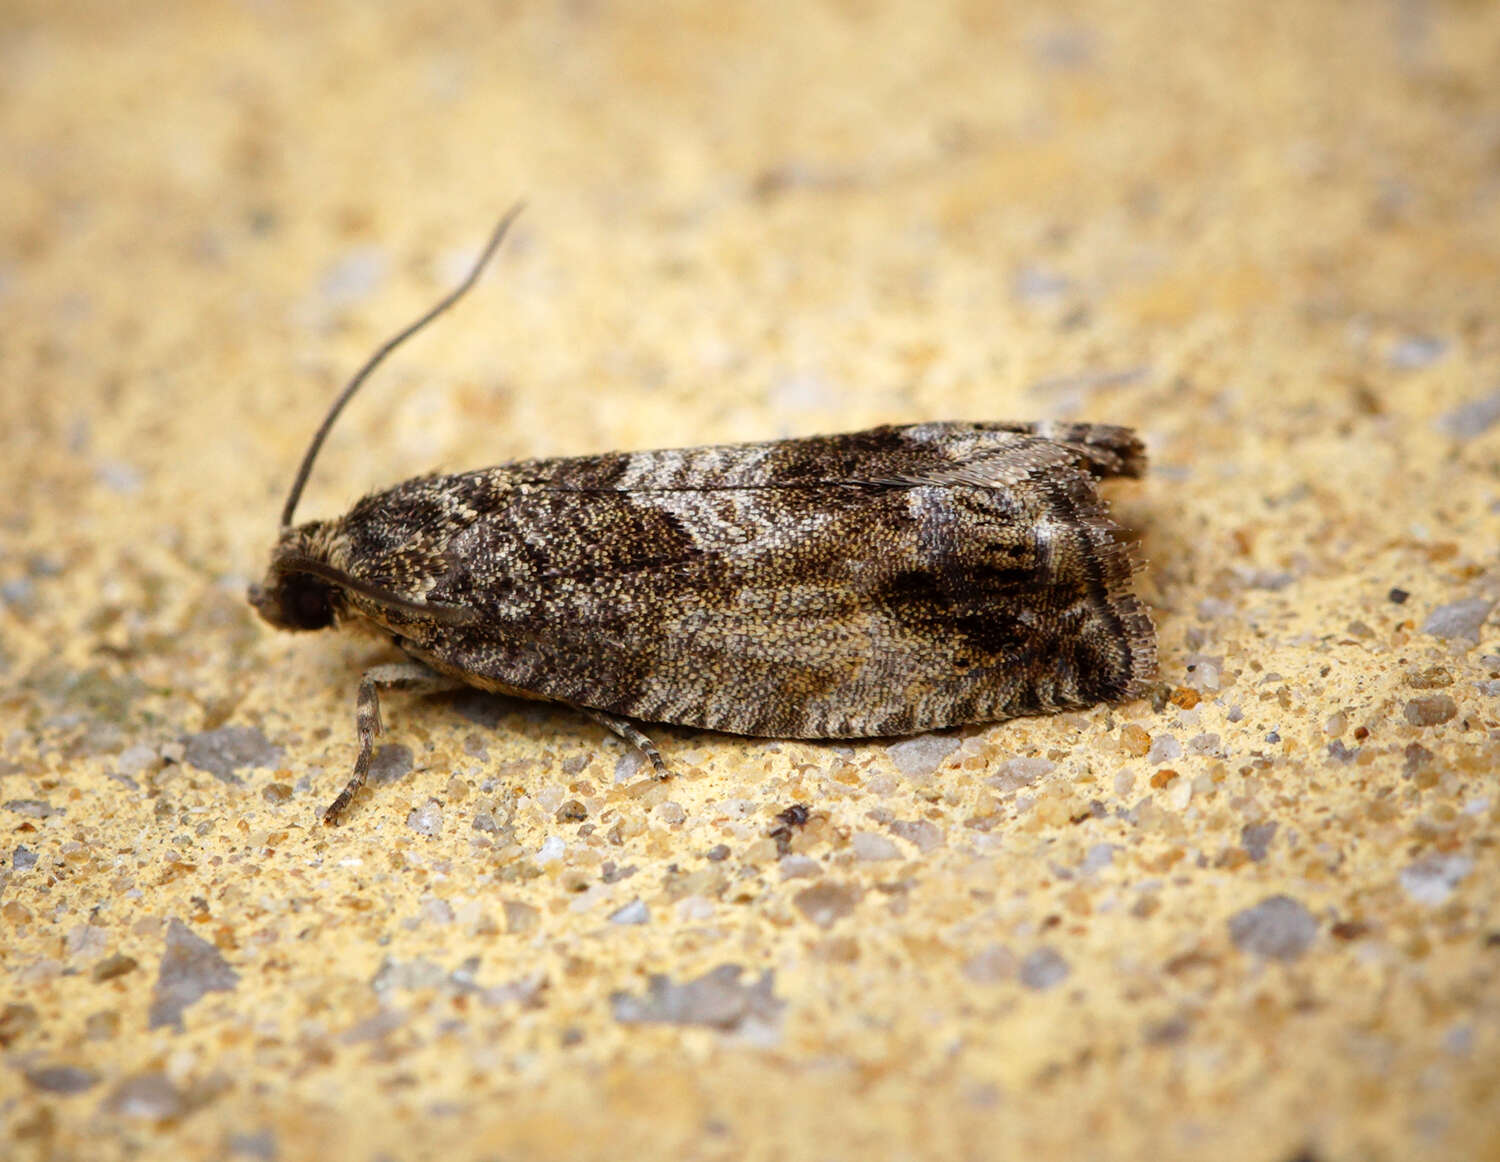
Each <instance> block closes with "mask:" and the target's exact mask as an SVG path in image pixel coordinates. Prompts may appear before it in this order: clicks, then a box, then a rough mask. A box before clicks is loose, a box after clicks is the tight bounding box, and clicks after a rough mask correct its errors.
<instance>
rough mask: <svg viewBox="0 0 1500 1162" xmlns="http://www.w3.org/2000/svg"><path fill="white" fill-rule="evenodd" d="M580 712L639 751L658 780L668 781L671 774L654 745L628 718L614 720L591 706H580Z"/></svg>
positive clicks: (610, 715)
mask: <svg viewBox="0 0 1500 1162" xmlns="http://www.w3.org/2000/svg"><path fill="white" fill-rule="evenodd" d="M578 709H579V710H582V711H583V712H584V713H585V714H587V715H588V716H589V717H590V718H592V719H593V720H594V721H595V722H597V723H598V724H599V725H600V726H602V727H604V729H605V730H607V731H609V732H610V733H612V734H616V735H618V736H619V737H621V738H623V739H624V740H625V741H626V742H628V743H629V744H630V745H631V746H633V747H635V749H636V750H638V751H640V752H641V753H642V754H643V755H645V756H646V757H647V758H648V759H650V760H651V767H652V769H653V770H654V771H655V773H656V777H657V778H658V779H670V778H671V777H672V772H671V771H669V770H667V764H666V763H665V762H663V761H662V757H661V754H660V753H659V752H658V751H657V749H656V744H655V743H654V742H652V741H651V740H650V739H649V738H647V737H646V736H645V735H644V734H642V733H641V730H640V728H639V727H638V726H636V724H635V723H633V722H631V721H630V719H628V718H616V717H615V716H614V715H613V714H605V713H604V711H602V710H595V709H594V708H593V707H592V706H580V707H578Z"/></svg>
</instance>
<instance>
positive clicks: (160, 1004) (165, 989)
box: [149, 917, 240, 1032]
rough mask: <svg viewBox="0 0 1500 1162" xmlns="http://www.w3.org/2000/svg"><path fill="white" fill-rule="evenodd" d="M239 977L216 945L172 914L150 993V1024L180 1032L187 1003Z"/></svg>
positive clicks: (227, 987) (231, 984)
mask: <svg viewBox="0 0 1500 1162" xmlns="http://www.w3.org/2000/svg"><path fill="white" fill-rule="evenodd" d="M239 981H240V978H239V974H238V973H236V972H235V971H234V969H232V968H230V967H229V963H228V962H227V961H226V960H225V959H224V958H223V956H221V955H220V954H219V950H218V949H217V948H215V947H214V946H213V945H212V944H210V943H209V942H208V941H207V940H204V939H203V938H202V937H201V936H198V935H197V934H196V933H194V932H193V931H192V930H191V929H190V928H189V927H188V926H187V925H186V924H184V923H183V922H182V921H181V920H178V919H176V918H175V917H174V918H173V920H172V922H171V923H170V924H169V925H168V926H167V947H166V951H165V952H164V953H163V954H162V958H161V967H160V968H159V969H158V970H157V975H156V988H155V990H154V991H153V992H152V994H151V1013H150V1017H149V1025H150V1028H152V1029H159V1028H161V1027H162V1026H163V1025H170V1026H172V1027H174V1028H175V1029H176V1030H177V1031H178V1032H181V1031H182V1014H183V1012H184V1011H185V1010H186V1009H187V1008H188V1006H189V1005H192V1004H194V1003H196V1002H197V1001H198V1000H199V999H201V998H202V997H203V996H204V995H206V994H207V993H212V992H230V991H232V990H233V989H234V988H235V986H236V985H238V984H239Z"/></svg>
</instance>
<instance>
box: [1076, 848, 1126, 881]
mask: <svg viewBox="0 0 1500 1162" xmlns="http://www.w3.org/2000/svg"><path fill="white" fill-rule="evenodd" d="M1117 850H1118V849H1117V847H1116V846H1115V845H1114V844H1113V843H1096V844H1094V846H1093V847H1091V848H1089V849H1088V851H1087V852H1086V853H1085V854H1084V857H1083V862H1082V863H1080V864H1079V865H1078V870H1079V871H1081V872H1083V874H1084V875H1093V874H1094V873H1095V872H1098V871H1103V870H1104V869H1105V868H1107V867H1108V866H1109V865H1110V864H1112V863H1114V861H1115V852H1116V851H1117Z"/></svg>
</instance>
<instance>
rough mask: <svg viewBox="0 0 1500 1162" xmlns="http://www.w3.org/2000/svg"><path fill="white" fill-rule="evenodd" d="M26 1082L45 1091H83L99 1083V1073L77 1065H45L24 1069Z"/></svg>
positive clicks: (66, 1092)
mask: <svg viewBox="0 0 1500 1162" xmlns="http://www.w3.org/2000/svg"><path fill="white" fill-rule="evenodd" d="M26 1081H27V1084H29V1085H31V1086H32V1087H33V1088H35V1089H40V1090H42V1091H43V1092H45V1093H62V1094H73V1093H83V1092H85V1091H86V1090H90V1089H93V1088H94V1086H96V1085H98V1084H99V1075H98V1074H97V1073H95V1072H94V1071H93V1070H91V1069H83V1068H81V1067H79V1066H77V1065H46V1066H42V1067H41V1068H39V1069H28V1070H26Z"/></svg>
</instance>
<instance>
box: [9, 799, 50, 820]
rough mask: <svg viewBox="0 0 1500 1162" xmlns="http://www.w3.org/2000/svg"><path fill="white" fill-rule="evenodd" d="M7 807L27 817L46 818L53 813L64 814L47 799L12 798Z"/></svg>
mask: <svg viewBox="0 0 1500 1162" xmlns="http://www.w3.org/2000/svg"><path fill="white" fill-rule="evenodd" d="M5 809H6V810H7V811H14V812H15V813H16V814H17V815H20V816H22V817H23V818H26V819H46V818H48V817H49V816H51V815H61V814H63V812H62V811H61V810H59V809H58V808H56V807H54V806H52V804H51V803H48V802H47V801H46V800H45V799H11V800H8V801H7V802H6V804H5Z"/></svg>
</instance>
